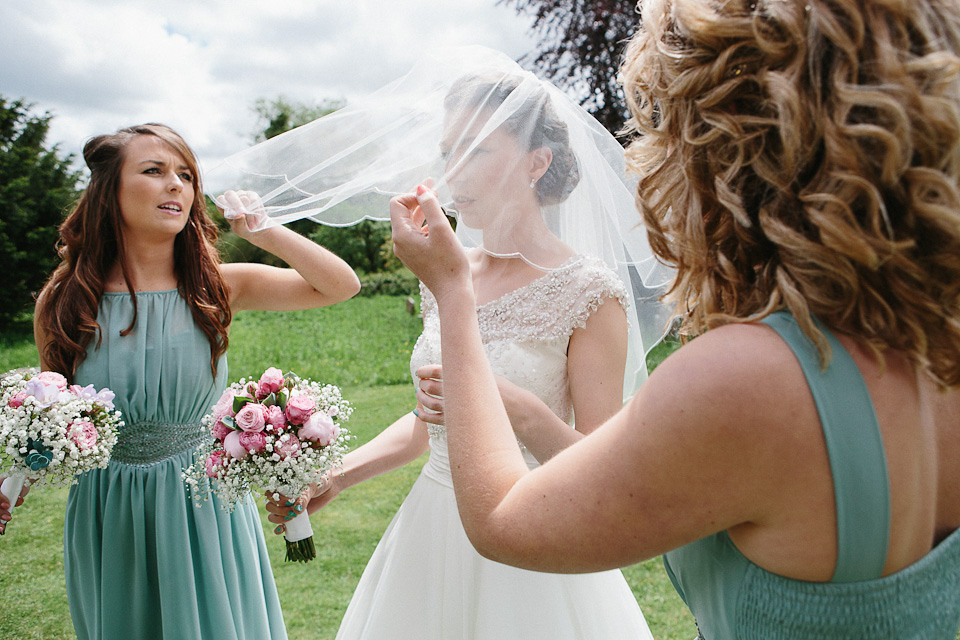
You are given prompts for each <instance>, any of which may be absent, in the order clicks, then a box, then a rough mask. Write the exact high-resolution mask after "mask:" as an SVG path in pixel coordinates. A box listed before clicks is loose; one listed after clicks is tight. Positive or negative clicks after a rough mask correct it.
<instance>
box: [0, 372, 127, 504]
mask: <svg viewBox="0 0 960 640" xmlns="http://www.w3.org/2000/svg"><path fill="white" fill-rule="evenodd" d="M113 398H114V394H113V392H112V391H110V390H109V389H101V390H100V391H97V390H96V389H94V388H93V385H88V386H86V387H81V386H79V385H75V384H74V385H68V384H67V379H66V378H65V377H63V376H62V375H60V374H59V373H56V372H53V371H43V372H41V373H39V374H36V375H29V374H28V375H23V374H21V373H8V374H7V375H5V376H4V377H3V380H2V382H0V475H3V476H7V477H6V479H5V480H4V481H3V484H2V486H0V491H2V492H3V495H5V496H7V498H9V500H10V504H11V505H13V504H16V501H17V496H19V495H20V490H21V489H22V488H23V485H24V483H25V482H27V481H29V482H30V483H31V484H39V483H41V482H44V483H46V484H51V485H67V484H72V483H75V482H76V475H77V474H80V473H84V472H86V471H90V470H91V469H105V468H106V466H107V463H108V462H109V461H110V453H111V451H112V450H113V446H114V445H115V444H116V443H117V429H118V428H119V427H120V426H121V425H122V424H123V421H122V420H121V419H120V412H119V411H115V410H114V407H113ZM11 508H12V507H11Z"/></svg>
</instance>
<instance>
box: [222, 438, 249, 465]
mask: <svg viewBox="0 0 960 640" xmlns="http://www.w3.org/2000/svg"><path fill="white" fill-rule="evenodd" d="M223 448H224V449H226V451H227V453H229V454H230V456H231V457H232V458H236V459H237V460H243V459H244V458H246V457H247V453H249V452H248V451H247V448H246V447H244V446H243V445H242V444H241V443H240V432H239V431H231V432H230V433H228V434H227V437H226V438H224V439H223Z"/></svg>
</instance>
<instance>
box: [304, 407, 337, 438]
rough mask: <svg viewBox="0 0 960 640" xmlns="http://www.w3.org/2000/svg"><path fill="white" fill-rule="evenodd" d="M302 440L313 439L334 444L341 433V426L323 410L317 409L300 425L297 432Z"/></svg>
mask: <svg viewBox="0 0 960 640" xmlns="http://www.w3.org/2000/svg"><path fill="white" fill-rule="evenodd" d="M297 435H298V436H300V439H301V440H312V441H313V442H316V443H317V444H319V445H322V446H327V445H331V444H333V443H334V442H335V441H336V440H337V436H338V435H340V428H339V427H337V425H335V424H334V423H333V420H332V419H331V418H330V416H328V415H327V414H325V413H323V412H322V411H317V412H316V413H314V414H313V415H312V416H310V418H309V419H308V420H307V421H306V422H305V423H304V424H303V426H302V427H300V431H298V432H297Z"/></svg>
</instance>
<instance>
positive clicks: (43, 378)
mask: <svg viewBox="0 0 960 640" xmlns="http://www.w3.org/2000/svg"><path fill="white" fill-rule="evenodd" d="M37 379H38V380H40V382H42V383H43V384H52V385H55V386H56V387H57V389H59V390H60V391H66V390H67V379H66V378H64V377H63V376H62V375H61V374H59V373H57V372H56V371H41V372H40V373H38V374H37Z"/></svg>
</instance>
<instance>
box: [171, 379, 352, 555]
mask: <svg viewBox="0 0 960 640" xmlns="http://www.w3.org/2000/svg"><path fill="white" fill-rule="evenodd" d="M352 412H353V407H351V406H350V404H349V403H348V402H347V401H346V400H344V399H343V397H342V395H341V393H340V389H339V388H338V387H336V386H333V385H321V384H318V383H316V382H312V381H310V380H306V379H302V378H299V377H297V376H296V375H294V374H293V373H287V374H286V375H284V374H283V372H282V371H280V369H277V368H275V367H270V368H269V369H267V370H266V371H265V372H264V373H263V375H261V376H260V379H259V380H247V379H244V378H241V379H240V380H239V381H238V382H235V383H233V384H231V385H230V386H229V387H228V388H227V390H226V391H224V393H223V395H222V396H221V397H220V400H219V401H218V402H217V404H216V406H214V408H213V411H212V412H211V413H209V414H207V415H206V416H204V418H203V423H204V425H206V426H207V427H208V428H209V429H210V435H211V440H210V442H209V443H207V444H205V445H202V446H201V447H200V448H199V449H198V450H197V453H196V459H195V461H194V463H193V464H192V465H190V467H188V468H187V469H186V470H184V472H183V478H184V480H185V481H186V483H187V484H188V485H189V486H190V487H191V488H192V490H193V492H194V497H195V498H196V499H197V501H198V502H199V501H203V500H206V499H207V498H209V496H210V494H211V493H213V494H216V496H217V497H218V498H220V500H221V502H222V503H223V508H224V509H226V510H228V511H230V510H233V509H234V508H235V507H236V505H237V504H239V503H240V502H241V501H242V500H244V499H245V497H246V496H247V494H248V493H249V492H250V490H251V489H252V488H254V487H259V488H261V489H263V490H264V491H268V492H270V491H272V492H274V493H276V494H282V495H285V496H288V497H290V498H296V497H297V496H299V495H300V493H301V492H302V491H303V489H304V488H306V487H307V485H309V484H312V483H315V482H319V481H321V480H322V478H323V476H324V475H325V474H326V473H327V472H329V471H330V470H332V469H333V468H335V467H336V466H337V465H339V464H340V461H341V459H342V458H343V454H344V453H346V451H347V449H348V446H347V442H348V441H349V438H350V435H349V434H348V433H347V431H346V430H345V429H343V428H341V426H340V425H341V424H342V423H343V422H345V421H346V420H347V419H348V418H349V417H350V414H351V413H352ZM285 538H286V542H287V555H286V559H287V560H290V561H295V562H308V561H310V560H312V559H313V558H315V557H316V555H317V553H316V547H315V545H314V542H313V530H312V528H311V526H310V518H309V516H308V515H307V513H306V512H304V513H302V514H300V515H298V516H297V517H295V518H293V519H292V520H290V521H289V522H288V523H287V524H286V535H285Z"/></svg>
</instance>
